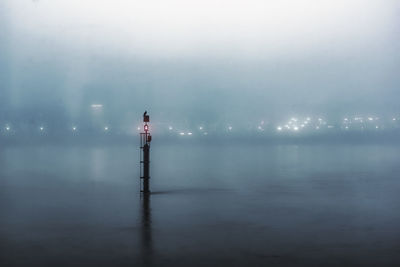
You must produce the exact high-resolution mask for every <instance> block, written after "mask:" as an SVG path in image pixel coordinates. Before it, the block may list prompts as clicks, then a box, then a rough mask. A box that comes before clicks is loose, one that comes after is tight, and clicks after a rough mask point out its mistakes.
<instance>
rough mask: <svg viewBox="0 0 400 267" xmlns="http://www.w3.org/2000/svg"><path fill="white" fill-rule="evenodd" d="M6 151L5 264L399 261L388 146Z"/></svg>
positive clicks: (398, 167)
mask: <svg viewBox="0 0 400 267" xmlns="http://www.w3.org/2000/svg"><path fill="white" fill-rule="evenodd" d="M138 156H139V153H138V149H137V148H136V146H135V145H126V146H124V145H114V146H113V145H109V146H97V145H88V146H83V147H82V146H70V145H69V146H67V145H52V146H39V145H38V146H18V145H15V146H6V147H2V148H1V149H0V178H1V179H0V266H282V265H284V266H299V265H301V266H338V265H340V266H349V265H357V264H358V265H360V266H366V265H369V266H400V198H399V194H400V193H399V192H400V156H399V147H398V146H390V145H354V146H351V145H299V146H296V145H275V146H274V145H227V144H226V145H215V144H213V145H205V144H202V145H195V144H185V145H179V144H174V145H153V147H152V166H151V168H152V173H151V176H152V180H151V186H152V191H153V194H152V195H151V196H150V198H149V199H146V198H141V197H140V194H138V191H139V181H138Z"/></svg>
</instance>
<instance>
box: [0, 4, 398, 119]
mask: <svg viewBox="0 0 400 267" xmlns="http://www.w3.org/2000/svg"><path fill="white" fill-rule="evenodd" d="M0 25H1V28H0V37H1V38H0V56H1V61H0V78H1V80H0V86H1V87H0V94H1V95H0V104H1V110H3V111H7V110H13V111H15V110H23V109H29V110H33V111H35V110H38V111H41V112H46V111H49V110H52V109H54V110H58V109H65V110H66V112H67V116H69V117H70V118H71V119H77V118H79V117H80V116H81V115H82V113H83V112H85V110H86V109H87V107H88V105H90V104H93V103H102V104H103V105H104V106H105V108H106V110H107V112H108V113H109V114H112V115H111V117H123V118H125V117H126V119H127V120H129V117H130V116H132V114H135V112H139V111H142V110H143V109H145V108H147V109H149V110H151V111H152V112H153V113H156V114H158V116H159V117H163V118H164V119H165V118H172V119H180V117H179V116H184V117H187V118H188V119H191V118H193V119H198V120H205V121H208V120H215V119H227V120H231V121H232V120H235V118H236V119H240V120H242V119H243V118H246V117H248V116H250V114H252V115H253V116H255V117H257V118H261V117H268V116H270V117H276V116H279V117H284V116H290V115H292V114H294V113H306V114H312V113H317V114H322V113H323V114H327V115H329V116H334V115H338V114H339V115H341V114H354V113H360V112H361V113H378V114H382V113H393V112H395V113H396V112H399V105H398V101H399V99H400V75H399V70H400V53H399V40H400V1H395V0H346V1H345V0H334V1H333V0H332V1H324V0H297V1H288V0H272V1H254V0H237V1H234V0H229V1H228V0H222V1H217V0H203V1H190V0H163V1H156V0H154V1H135V0H131V1H129V0H36V1H32V0H2V1H1V3H0ZM144 101H146V103H144ZM181 114H184V115H181Z"/></svg>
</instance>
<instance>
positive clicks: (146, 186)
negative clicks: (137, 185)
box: [143, 143, 150, 193]
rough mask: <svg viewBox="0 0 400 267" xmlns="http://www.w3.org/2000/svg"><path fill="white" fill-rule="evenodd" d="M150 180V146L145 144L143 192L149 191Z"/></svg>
mask: <svg viewBox="0 0 400 267" xmlns="http://www.w3.org/2000/svg"><path fill="white" fill-rule="evenodd" d="M149 180H150V146H149V144H147V143H146V144H145V145H144V146H143V193H149V192H150V188H149Z"/></svg>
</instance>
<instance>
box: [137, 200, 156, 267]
mask: <svg viewBox="0 0 400 267" xmlns="http://www.w3.org/2000/svg"><path fill="white" fill-rule="evenodd" d="M140 200H141V219H142V222H141V250H142V251H141V252H142V253H141V258H142V264H143V266H151V265H152V256H153V244H152V241H153V240H152V229H151V205H150V194H144V193H142V194H140Z"/></svg>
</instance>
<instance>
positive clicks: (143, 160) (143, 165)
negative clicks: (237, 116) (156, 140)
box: [140, 111, 151, 193]
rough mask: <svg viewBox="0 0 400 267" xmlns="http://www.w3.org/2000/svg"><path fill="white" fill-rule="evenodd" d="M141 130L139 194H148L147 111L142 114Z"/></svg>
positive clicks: (148, 148)
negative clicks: (142, 124) (142, 123)
mask: <svg viewBox="0 0 400 267" xmlns="http://www.w3.org/2000/svg"><path fill="white" fill-rule="evenodd" d="M143 122H144V126H143V130H144V132H142V133H140V149H141V150H142V151H141V152H142V153H141V157H140V173H141V176H140V179H141V181H142V182H141V186H140V192H143V193H150V142H151V135H150V133H149V125H148V124H147V123H148V122H150V116H149V115H147V111H145V112H144V114H143Z"/></svg>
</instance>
